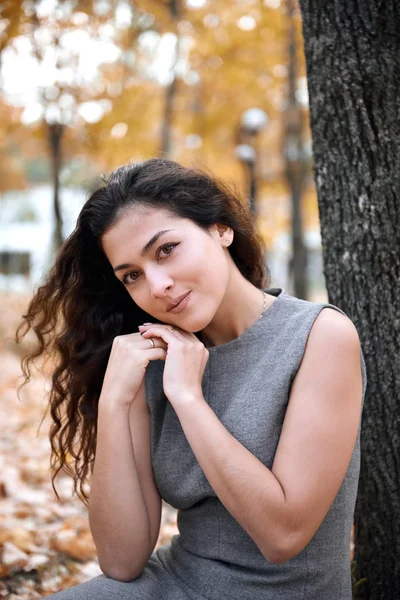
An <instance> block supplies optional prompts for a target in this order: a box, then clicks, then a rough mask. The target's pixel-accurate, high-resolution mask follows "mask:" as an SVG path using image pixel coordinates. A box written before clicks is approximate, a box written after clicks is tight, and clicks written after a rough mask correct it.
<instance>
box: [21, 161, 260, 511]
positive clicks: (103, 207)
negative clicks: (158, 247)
mask: <svg viewBox="0 0 400 600" xmlns="http://www.w3.org/2000/svg"><path fill="white" fill-rule="evenodd" d="M132 205H142V206H143V205H145V206H148V207H152V208H161V209H168V210H169V211H170V212H171V213H172V214H174V215H176V216H177V217H180V218H187V219H191V220H192V221H193V222H194V223H195V224H197V225H198V226H199V227H201V228H203V229H204V230H207V229H208V228H209V227H210V226H212V225H213V224H215V223H222V224H224V225H227V226H229V227H231V228H232V229H233V231H234V239H233V242H232V244H231V245H230V247H229V252H230V253H231V256H232V258H233V260H234V262H235V263H236V265H237V267H238V268H239V270H240V272H241V273H242V274H243V276H244V277H245V278H246V279H248V280H249V281H250V282H251V283H252V284H254V285H255V286H257V287H259V288H262V287H265V285H268V284H269V282H270V274H269V271H268V268H267V267H266V265H265V261H264V250H265V248H264V244H263V242H262V240H261V238H260V237H259V235H258V234H257V232H256V229H255V222H254V218H253V217H252V215H251V213H250V210H249V208H248V207H247V206H245V205H244V204H243V202H242V201H241V199H240V197H239V195H238V193H237V192H236V191H235V189H234V188H233V187H231V186H229V185H228V184H227V183H225V182H223V181H221V180H219V179H217V178H216V177H214V176H212V175H210V174H209V173H207V172H206V171H202V170H199V169H193V168H186V167H183V166H182V165H180V164H179V163H176V162H174V161H170V160H166V159H163V158H154V159H150V160H146V161H143V162H139V163H129V164H127V165H123V166H121V167H119V168H118V169H116V170H114V171H112V172H111V173H110V175H109V176H108V178H103V183H102V185H101V186H100V187H99V188H98V189H97V190H96V191H94V192H93V193H92V194H91V195H90V197H89V198H88V200H87V201H86V202H85V204H84V206H83V208H82V210H81V212H80V214H79V217H78V219H77V223H76V227H75V230H74V231H73V232H72V233H71V235H70V236H69V237H68V239H67V240H66V241H65V242H64V244H63V245H62V247H61V248H60V250H59V252H58V255H57V257H56V260H55V263H54V265H53V266H52V268H51V270H50V271H49V273H48V274H47V277H46V279H45V281H44V283H43V284H42V285H40V287H38V288H37V290H36V291H35V293H34V295H33V298H32V300H31V301H30V304H29V306H28V309H27V312H26V314H25V315H23V317H22V322H21V324H20V325H19V327H18V329H17V332H16V341H17V343H20V342H21V340H22V339H23V338H24V336H25V335H26V334H27V332H28V331H29V330H30V329H32V330H33V332H34V333H35V334H36V338H37V345H36V347H35V348H34V349H33V350H31V351H30V353H29V354H27V355H25V356H24V357H23V358H22V360H21V367H22V372H23V375H24V382H23V384H22V385H25V384H26V383H28V381H29V380H30V378H31V369H32V366H33V365H34V363H36V360H37V359H39V357H40V358H46V359H48V358H50V357H51V360H52V361H55V363H53V364H54V368H53V371H52V377H51V390H50V395H49V406H48V410H49V412H50V415H51V418H52V424H51V427H50V444H51V457H50V466H51V481H52V486H53V489H54V492H55V494H56V496H57V498H59V496H58V493H57V490H56V487H55V478H56V476H57V474H58V473H59V472H60V471H61V470H62V471H63V472H65V473H67V474H68V475H70V476H71V477H72V478H73V493H76V494H77V496H78V497H79V498H80V499H81V500H82V501H83V502H84V503H85V504H86V505H87V504H88V498H89V497H88V495H87V494H86V492H85V485H86V484H87V483H88V480H89V475H90V474H92V473H93V466H94V459H95V452H96V437H97V409H98V401H99V397H100V392H101V388H102V383H103V379H104V374H105V371H106V367H107V362H108V358H109V355H110V351H111V347H112V343H113V340H114V338H115V337H116V336H117V335H123V334H128V333H133V332H136V331H137V330H138V326H139V325H140V324H141V323H143V322H146V321H151V319H152V315H149V314H147V313H145V312H144V311H143V310H141V309H140V308H139V307H138V306H137V305H136V304H135V303H134V301H133V300H132V298H131V297H130V296H129V294H128V292H127V290H126V288H125V287H124V286H123V285H122V284H121V282H120V281H119V280H118V279H117V278H116V277H115V274H114V273H113V270H112V267H111V265H110V263H109V262H108V260H107V258H106V256H105V254H104V252H103V250H102V248H101V244H100V240H101V236H102V235H103V233H104V232H105V231H106V230H107V229H108V228H109V227H111V226H112V225H113V223H115V222H116V221H117V219H119V218H120V217H121V216H122V215H123V213H124V211H125V210H126V209H127V208H128V207H131V206H132Z"/></svg>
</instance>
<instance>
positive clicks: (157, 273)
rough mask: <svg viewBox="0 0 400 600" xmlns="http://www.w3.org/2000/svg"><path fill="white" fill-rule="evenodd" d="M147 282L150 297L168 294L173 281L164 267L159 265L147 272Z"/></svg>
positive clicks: (161, 296) (160, 296)
mask: <svg viewBox="0 0 400 600" xmlns="http://www.w3.org/2000/svg"><path fill="white" fill-rule="evenodd" d="M146 275H147V282H148V286H149V290H150V295H151V297H152V298H163V297H164V296H168V295H169V293H170V290H171V288H172V286H173V285H174V282H173V280H172V278H171V276H170V275H169V274H168V272H167V271H166V269H163V268H162V267H160V266H159V265H157V266H156V267H155V268H153V269H151V270H149V271H148V272H147V274H146Z"/></svg>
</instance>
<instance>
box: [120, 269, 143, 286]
mask: <svg viewBox="0 0 400 600" xmlns="http://www.w3.org/2000/svg"><path fill="white" fill-rule="evenodd" d="M131 275H136V277H132V278H131ZM138 277H139V273H138V272H137V271H130V272H129V273H126V274H125V275H124V276H123V278H122V283H123V284H124V285H129V284H130V283H135V281H136V280H137V279H138Z"/></svg>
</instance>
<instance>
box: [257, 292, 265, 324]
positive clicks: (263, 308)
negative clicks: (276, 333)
mask: <svg viewBox="0 0 400 600" xmlns="http://www.w3.org/2000/svg"><path fill="white" fill-rule="evenodd" d="M263 298H264V302H263V307H262V311H261V315H260V316H259V317H258V318H259V319H261V317H262V316H263V314H264V313H265V309H266V308H267V294H266V293H265V292H264V290H263Z"/></svg>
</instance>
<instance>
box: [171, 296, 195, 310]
mask: <svg viewBox="0 0 400 600" xmlns="http://www.w3.org/2000/svg"><path fill="white" fill-rule="evenodd" d="M189 294H190V292H186V294H182V296H179V297H178V298H175V300H173V302H171V303H170V304H169V305H168V308H167V312H168V311H170V310H172V309H173V308H175V306H178V304H179V303H180V302H182V300H183V299H184V298H186V296H188V295H189Z"/></svg>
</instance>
